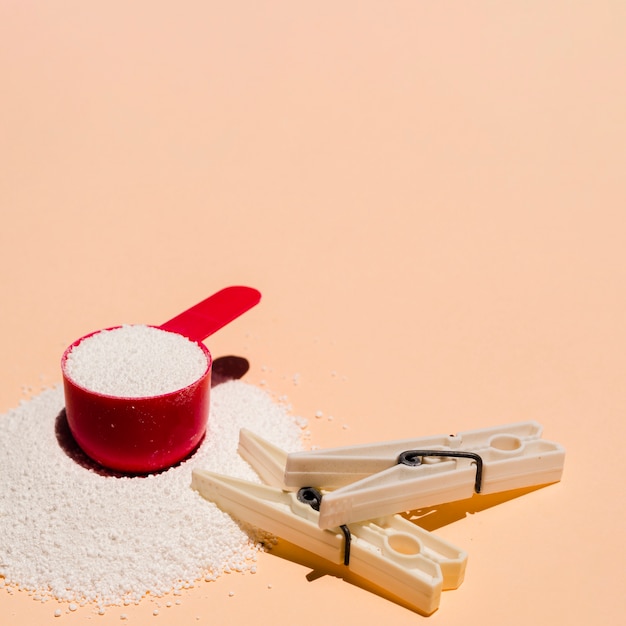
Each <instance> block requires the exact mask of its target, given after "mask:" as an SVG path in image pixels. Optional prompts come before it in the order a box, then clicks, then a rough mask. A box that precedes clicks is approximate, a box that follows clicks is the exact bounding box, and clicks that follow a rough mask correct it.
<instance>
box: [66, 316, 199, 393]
mask: <svg viewBox="0 0 626 626" xmlns="http://www.w3.org/2000/svg"><path fill="white" fill-rule="evenodd" d="M207 366H208V361H207V357H206V354H205V353H204V351H203V350H202V348H200V346H198V345H197V344H196V343H194V342H193V341H191V340H189V339H187V338H186V337H183V336H182V335H179V334H177V333H171V332H168V331H165V330H161V329H160V328H155V327H153V326H143V325H140V324H134V325H125V326H120V327H119V328H113V329H111V330H102V331H100V332H98V333H95V334H93V335H91V336H89V337H87V338H85V339H83V340H82V341H81V342H80V343H79V344H78V345H76V346H74V348H72V349H71V351H70V352H69V354H68V355H67V359H66V360H65V365H64V367H65V373H66V375H67V376H69V377H70V379H71V380H73V381H74V382H75V383H77V384H78V385H80V386H81V387H84V388H86V389H89V390H90V391H94V392H97V393H101V394H105V395H109V396H117V397H123V398H139V397H148V396H158V395H161V394H164V393H170V392H172V391H177V390H179V389H183V388H184V387H187V386H188V385H190V384H192V383H193V382H195V381H196V380H198V379H199V378H200V377H202V375H203V374H204V373H205V372H206V370H207Z"/></svg>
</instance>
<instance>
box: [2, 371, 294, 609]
mask: <svg viewBox="0 0 626 626" xmlns="http://www.w3.org/2000/svg"><path fill="white" fill-rule="evenodd" d="M211 393H212V396H211V409H210V419H209V429H208V432H207V436H206V438H205V440H204V442H203V443H202V444H201V446H200V447H199V449H198V450H197V451H196V452H195V454H194V455H193V456H192V457H190V458H189V459H188V460H186V461H185V462H183V463H181V464H180V465H178V466H176V467H172V468H170V469H168V470H167V471H164V472H162V473H160V474H153V475H149V476H146V477H136V476H135V477H129V476H120V475H116V474H114V473H110V472H106V471H105V470H103V469H102V468H99V467H98V466H96V465H95V464H93V463H92V462H91V461H90V460H89V459H88V458H87V457H86V456H84V455H83V454H82V452H81V451H80V449H79V448H78V447H77V446H76V445H75V443H74V442H73V440H72V439H71V436H70V435H69V430H68V428H67V422H66V421H65V417H64V413H63V410H62V409H63V391H62V389H61V388H60V387H55V388H54V389H51V390H47V391H45V392H43V393H41V394H40V395H38V396H36V397H34V398H33V399H31V400H29V401H27V402H23V403H22V404H21V405H20V406H19V407H17V408H15V409H13V410H11V411H9V412H8V413H6V414H5V415H2V416H0V450H2V454H0V476H1V477H2V479H1V480H0V578H2V577H4V579H5V580H4V583H5V586H6V587H7V588H9V589H12V588H16V587H17V588H21V589H23V590H26V591H29V592H31V593H32V594H33V595H34V596H36V597H41V598H42V599H44V600H45V599H47V598H50V597H53V598H57V599H60V600H64V601H67V602H74V603H82V602H84V601H87V602H95V603H97V604H98V605H100V606H101V607H104V606H106V605H111V604H121V603H123V602H138V601H139V600H140V599H141V598H142V597H143V596H145V595H146V594H148V593H149V594H150V596H160V595H162V594H164V593H167V592H169V591H174V592H176V590H177V589H181V588H184V587H186V586H189V585H190V584H192V583H193V582H194V581H196V580H198V579H202V580H212V579H214V578H216V577H217V576H219V575H220V574H221V573H222V572H227V571H249V570H250V569H252V568H253V567H254V561H255V555H256V553H257V550H258V544H257V543H256V542H255V539H254V538H252V537H250V536H249V535H248V534H246V533H245V532H244V531H243V530H242V529H241V528H240V526H239V525H238V524H237V523H235V522H234V521H233V520H232V519H231V518H230V516H228V515H227V514H225V513H223V512H222V511H221V510H220V509H219V508H218V507H217V506H216V505H214V504H213V503H211V502H209V501H207V500H205V499H204V498H202V497H201V496H200V495H199V494H198V493H196V492H195V491H193V490H192V489H191V487H190V485H191V472H192V470H193V469H194V468H196V467H197V468H204V469H208V470H212V471H215V472H219V473H223V474H228V475H231V476H237V477H240V478H244V479H246V480H251V481H254V482H260V481H259V479H258V477H257V476H256V474H255V472H254V471H253V470H252V469H251V467H250V466H249V465H248V464H247V463H246V462H245V461H244V460H243V459H242V458H241V457H240V456H239V455H238V453H237V445H238V440H239V430H240V428H242V427H245V428H248V429H250V430H252V431H254V432H257V433H259V434H260V435H262V436H263V437H264V438H266V439H268V440H269V441H271V442H272V443H274V444H275V445H277V446H279V447H281V448H283V449H285V450H287V451H293V450H298V449H301V442H300V436H301V432H302V431H301V428H302V424H301V423H299V422H302V420H298V419H297V418H294V417H293V416H291V415H290V414H289V412H288V410H287V407H285V406H284V405H281V404H276V403H275V402H274V401H273V400H272V399H271V397H270V396H269V395H268V394H267V393H266V392H265V391H263V390H261V389H259V388H258V387H255V386H253V385H250V384H248V383H244V382H242V381H239V380H236V381H229V382H225V383H222V384H220V385H216V386H215V387H213V389H212V392H211Z"/></svg>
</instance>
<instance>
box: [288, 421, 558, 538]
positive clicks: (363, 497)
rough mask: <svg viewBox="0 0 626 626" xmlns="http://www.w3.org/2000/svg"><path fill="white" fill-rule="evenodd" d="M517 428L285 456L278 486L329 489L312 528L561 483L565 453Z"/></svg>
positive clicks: (524, 425)
mask: <svg viewBox="0 0 626 626" xmlns="http://www.w3.org/2000/svg"><path fill="white" fill-rule="evenodd" d="M541 431H542V428H541V426H540V425H539V424H537V423H536V422H532V421H529V422H520V423H517V424H508V425H505V426H498V427H495V428H484V429H478V430H472V431H466V432H463V433H459V434H458V435H456V436H454V435H441V436H435V437H424V438H421V439H406V440H399V441H390V442H383V443H377V444H371V445H365V446H363V445H359V446H344V447H341V448H333V449H327V450H315V451H311V452H298V453H292V454H289V455H288V456H287V462H286V467H285V477H284V484H285V485H286V486H287V488H289V489H294V488H298V487H300V486H302V485H313V486H316V487H318V488H321V489H329V490H330V489H335V490H334V491H330V492H329V493H328V494H326V495H325V497H324V499H323V501H322V503H321V506H320V517H319V523H320V526H321V527H322V528H330V527H334V526H339V525H341V524H348V523H350V522H353V521H361V520H364V519H370V518H372V517H376V516H377V515H390V514H393V513H398V512H402V511H409V510H413V509H417V508H423V507H426V506H434V505H437V504H443V503H446V502H453V501H455V500H461V499H465V498H469V497H471V496H472V494H473V493H474V492H477V493H482V494H487V493H496V492H499V491H507V490H511V489H518V488H521V487H530V486H535V485H543V484H548V483H552V482H556V481H558V480H560V478H561V474H562V472H563V464H564V461H565V450H564V449H563V448H562V446H560V445H559V444H557V443H554V442H551V441H546V440H543V439H541Z"/></svg>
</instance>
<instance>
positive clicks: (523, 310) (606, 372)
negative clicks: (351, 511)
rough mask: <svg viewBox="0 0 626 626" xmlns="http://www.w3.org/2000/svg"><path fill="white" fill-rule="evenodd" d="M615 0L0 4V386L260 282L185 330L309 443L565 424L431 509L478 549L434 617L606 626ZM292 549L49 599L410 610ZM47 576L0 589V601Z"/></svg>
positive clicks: (48, 615)
mask: <svg viewBox="0 0 626 626" xmlns="http://www.w3.org/2000/svg"><path fill="white" fill-rule="evenodd" d="M625 7H626V5H625V4H624V3H623V2H621V1H620V0H615V1H613V2H607V1H604V2H582V1H580V2H579V1H571V0H568V1H561V2H558V1H555V2H539V1H535V0H528V1H525V2H506V3H505V2H419V1H417V2H416V1H412V2H400V1H390V2H369V1H361V2H348V1H344V2H315V3H310V2H308V3H305V2H287V1H283V2H278V1H270V0H267V1H265V2H248V3H242V2H230V3H227V2H224V3H216V2H201V1H198V0H196V1H193V0H182V1H179V2H175V3H174V2H163V1H158V0H157V1H154V0H151V1H150V2H148V1H146V0H139V1H137V2H133V3H127V2H119V1H110V0H109V1H107V2H100V1H97V0H96V1H92V2H83V1H79V0H73V1H72V0H58V1H55V2H32V1H28V0H3V1H2V2H1V3H0V92H1V97H0V111H1V115H0V125H1V126H0V128H1V135H0V136H1V140H0V141H1V145H0V210H1V211H2V227H1V229H0V277H1V285H2V305H1V308H0V310H1V321H2V324H1V326H0V340H1V345H2V363H3V365H2V377H1V378H0V410H1V411H3V412H4V411H6V410H8V409H9V408H10V407H12V406H15V405H16V404H17V403H18V402H19V401H20V399H22V398H24V397H28V396H29V395H31V394H32V393H35V392H37V391H38V390H39V389H40V387H41V386H42V385H49V384H53V383H56V382H59V380H60V373H59V359H60V355H61V352H62V350H63V348H64V347H65V346H66V345H67V344H69V343H70V342H71V341H72V340H73V339H75V338H77V337H79V336H81V335H83V334H85V333H86V332H89V331H92V330H95V329H98V328H102V327H105V326H110V325H113V324H117V323H122V322H145V323H160V322H162V321H165V320H166V319H169V318H170V317H172V316H173V315H174V314H176V313H178V312H179V311H180V310H182V309H183V308H186V307H187V306H188V305H191V304H193V303H195V302H196V301H198V300H200V299H202V298H204V297H205V296H207V295H209V294H210V293H212V292H213V291H216V290H217V289H219V288H221V287H223V286H225V285H228V284H236V283H240V284H249V285H252V286H255V287H257V288H258V289H260V290H261V291H262V292H263V296H264V298H263V301H262V303H261V305H260V306H259V307H257V308H256V309H255V310H254V311H251V312H250V313H249V314H247V315H246V316H245V318H242V319H240V320H238V321H236V322H235V323H233V324H232V325H231V326H229V327H228V328H225V329H223V330H222V331H220V332H219V333H218V334H217V335H215V336H214V337H212V338H210V340H209V341H208V342H207V343H208V345H209V347H210V348H211V351H212V352H213V354H214V356H221V355H226V354H236V355H239V356H244V357H245V358H247V359H248V360H249V361H250V363H251V369H250V372H249V373H248V374H247V376H246V380H248V381H249V382H252V383H255V384H262V383H264V384H265V385H266V387H267V388H268V389H270V390H271V391H272V392H273V393H275V394H277V395H281V394H286V395H287V396H288V397H289V400H290V402H291V404H292V406H293V411H294V413H295V414H297V415H301V416H304V417H308V418H309V419H310V430H311V442H312V443H314V444H317V445H322V446H326V445H340V444H347V443H361V442H369V441H375V440H380V439H388V438H396V437H402V438H404V437H414V436H425V435H430V434H439V433H443V432H445V433H447V432H454V431H459V430H464V429H470V428H478V427H482V426H489V425H494V424H499V423H506V422H509V421H517V420H525V419H535V420H537V421H539V422H541V423H542V424H543V425H544V429H545V430H544V434H545V437H546V438H548V439H553V440H557V441H559V442H561V443H562V444H563V445H565V446H566V448H567V452H568V456H567V460H566V470H565V474H564V479H563V481H562V482H561V483H560V484H557V485H553V486H550V487H547V488H545V489H540V490H537V491H533V492H532V493H528V494H526V495H524V496H523V497H518V498H515V499H509V500H507V501H504V502H500V503H499V504H498V506H491V505H493V504H494V503H496V502H497V501H496V500H481V501H480V502H479V503H478V505H476V503H475V502H474V501H472V502H471V503H469V504H468V503H461V504H460V505H456V506H448V507H440V509H438V510H436V511H434V512H433V515H432V516H431V517H430V518H428V520H426V523H427V525H428V527H429V528H434V529H436V532H437V533H438V534H439V535H441V536H442V537H444V538H446V539H449V540H450V541H453V542H455V543H456V544H457V545H459V546H461V547H464V548H465V549H466V550H467V551H468V552H469V563H468V570H467V575H466V580H465V582H464V584H463V585H462V587H461V588H460V589H458V590H456V591H451V592H446V593H444V594H443V597H442V601H441V608H440V610H439V611H438V612H437V613H435V615H433V616H432V617H431V618H428V623H432V624H460V623H470V624H471V623H476V624H477V623H480V624H482V625H483V626H488V625H489V624H498V625H500V624H503V623H506V624H509V625H511V626H513V625H522V624H523V625H527V624H529V623H534V624H551V623H567V624H589V623H595V624H600V623H604V624H607V623H617V621H618V620H619V619H620V617H621V616H622V615H623V614H624V611H626V601H625V594H624V591H623V576H624V564H625V559H626V553H625V552H626V551H625V542H624V534H623V533H624V522H625V517H626V516H625V512H626V510H625V509H626V505H625V501H624V488H623V479H622V474H623V471H624V470H623V462H622V460H623V447H624V446H623V443H624V439H625V436H626V428H625V426H624V417H625V412H626V393H625V392H626V388H625V384H624V380H625V373H626V372H625V367H626V330H625V324H624V317H625V312H626V290H625V285H626V264H625V260H626V253H625V244H626V215H625V212H626V189H625V184H624V171H625V166H626V158H625V157H626V113H625V111H626V81H625V80H624V67H626V8H625ZM317 411H322V412H323V414H324V416H323V417H322V418H319V419H318V418H315V413H316V412H317ZM329 415H332V416H333V417H334V419H333V420H332V421H331V420H329V419H328V416H329ZM0 427H1V424H0ZM0 481H1V477H0ZM0 488H1V483H0ZM68 488H70V487H69V486H68ZM476 506H477V508H478V509H479V510H476V511H475V512H472V509H473V507H476ZM481 509H482V510H481ZM452 521H453V522H454V523H449V522H452ZM198 540H199V541H203V540H206V538H203V537H199V538H198ZM286 556H287V558H279V557H277V556H274V555H262V558H261V560H260V563H259V571H258V573H257V574H255V575H245V576H244V575H230V576H225V577H223V578H221V579H220V580H219V581H218V582H216V583H211V584H202V585H198V586H197V587H196V588H195V589H193V590H191V591H189V593H186V594H185V595H184V596H183V597H182V599H181V600H182V601H181V604H180V605H179V606H178V605H174V606H173V607H172V608H170V609H163V610H162V611H161V614H160V615H159V616H158V617H153V616H152V610H153V606H154V605H151V604H146V603H143V604H141V605H139V606H138V607H127V608H124V609H110V610H109V611H108V612H107V614H106V615H105V616H104V617H101V618H100V617H98V616H96V615H94V614H93V613H91V612H90V610H89V609H88V608H83V609H80V610H79V611H77V612H76V613H73V614H67V615H66V614H64V615H63V616H62V617H61V618H60V621H59V622H58V623H60V622H63V623H75V624H78V623H84V622H85V621H86V619H87V618H93V619H94V621H97V623H99V624H103V625H104V624H117V623H119V620H120V617H119V616H120V613H122V612H125V613H127V614H128V616H129V621H128V623H134V624H148V623H149V624H156V623H157V621H156V620H158V623H161V624H175V623H176V624H179V623H198V624H209V623H212V624H224V623H227V622H231V623H257V624H276V623H279V624H292V623H293V624H295V623H298V624H301V625H302V626H306V625H309V624H310V625H314V624H315V625H317V624H340V623H348V624H350V623H357V620H358V623H360V624H381V623H390V624H397V625H400V624H415V623H418V622H420V621H422V620H425V619H426V618H421V617H419V616H417V615H415V614H414V613H412V612H410V611H408V610H407V609H405V608H403V607H401V606H398V605H396V604H394V603H392V602H389V601H388V600H386V599H384V598H381V597H378V596H377V595H374V594H371V593H369V592H367V591H364V590H363V589H360V588H359V587H356V586H353V585H350V584H348V583H346V582H344V581H342V580H341V579H339V578H337V577H335V576H331V575H326V576H321V577H318V578H316V579H314V580H312V581H310V582H309V580H308V579H307V577H306V576H307V574H309V572H311V563H309V562H308V561H307V560H306V559H304V558H303V557H302V556H301V555H298V554H297V553H295V552H293V551H292V552H290V551H289V550H287V551H286ZM311 578H315V576H313V577H311ZM269 585H271V589H270V588H269V587H268V586H269ZM230 591H234V592H235V593H234V595H233V596H229V592H230ZM52 604H53V603H48V604H45V605H41V604H39V603H37V602H35V601H33V600H32V599H30V598H29V597H27V596H26V594H16V595H13V596H10V595H9V594H7V593H6V592H5V591H2V590H0V617H1V620H0V621H2V623H3V624H18V625H19V624H32V623H37V624H48V623H52V622H54V623H57V622H55V621H54V617H53V612H54V608H55V606H52ZM279 612H280V614H279ZM196 617H198V618H199V619H196ZM96 618H97V619H96Z"/></svg>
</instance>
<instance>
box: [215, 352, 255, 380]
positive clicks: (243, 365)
mask: <svg viewBox="0 0 626 626" xmlns="http://www.w3.org/2000/svg"><path fill="white" fill-rule="evenodd" d="M249 369H250V363H249V362H248V360H247V359H244V358H243V357H241V356H232V355H231V356H221V357H218V358H217V359H215V360H214V361H213V371H212V374H211V387H215V386H216V385H219V384H221V383H225V382H227V381H229V380H239V379H240V378H243V376H244V375H245V373H246V372H247V371H248V370H249Z"/></svg>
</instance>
